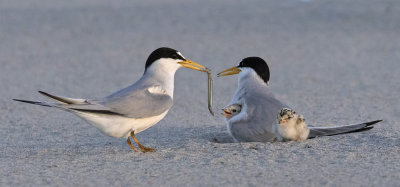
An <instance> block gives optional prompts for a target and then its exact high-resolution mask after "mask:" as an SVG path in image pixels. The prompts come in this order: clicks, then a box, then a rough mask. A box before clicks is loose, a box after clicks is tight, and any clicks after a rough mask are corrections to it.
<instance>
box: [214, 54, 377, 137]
mask: <svg viewBox="0 0 400 187" xmlns="http://www.w3.org/2000/svg"><path fill="white" fill-rule="evenodd" d="M234 74H239V75H238V87H237V90H236V93H235V95H234V96H233V99H232V101H231V102H230V103H229V104H228V105H233V104H237V105H240V106H241V111H240V113H238V114H236V115H235V116H232V117H231V118H230V119H227V120H226V121H227V127H228V131H229V133H230V134H231V136H232V137H233V138H234V139H235V140H236V141H239V142H274V141H277V140H278V139H277V137H278V136H279V135H278V134H277V133H276V130H275V128H276V126H275V125H276V116H277V114H278V113H279V111H281V109H283V108H289V107H288V106H287V105H286V104H284V103H283V102H281V101H280V100H278V99H276V98H275V97H274V96H273V94H272V93H271V92H270V90H269V88H268V82H269V78H270V72H269V68H268V65H267V63H266V62H265V61H264V60H263V59H261V58H259V57H248V58H245V59H243V60H242V61H241V62H240V63H239V65H238V66H234V67H232V68H229V69H226V70H224V71H222V72H220V73H218V76H219V77H221V76H227V75H234ZM380 121H381V120H377V121H371V122H366V123H360V124H354V125H346V126H335V127H311V126H309V127H308V128H309V134H308V136H307V138H308V139H309V138H315V137H318V136H332V135H337V134H345V133H352V132H359V131H364V130H369V129H371V128H373V126H372V125H374V124H375V123H378V122H380Z"/></svg>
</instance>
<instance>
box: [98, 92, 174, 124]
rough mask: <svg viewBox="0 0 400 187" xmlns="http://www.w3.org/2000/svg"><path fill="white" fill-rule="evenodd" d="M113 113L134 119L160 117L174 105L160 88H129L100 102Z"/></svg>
mask: <svg viewBox="0 0 400 187" xmlns="http://www.w3.org/2000/svg"><path fill="white" fill-rule="evenodd" d="M99 104H101V105H102V106H104V107H106V108H108V109H109V110H110V111H111V112H114V113H118V114H122V115H124V116H127V117H132V118H146V117H152V116H158V115H160V114H162V113H164V112H165V111H167V110H169V109H170V108H171V106H172V104H173V102H172V97H171V96H169V95H168V94H167V93H166V92H165V91H164V90H163V89H162V88H161V87H160V86H149V87H146V86H143V87H141V88H131V87H128V88H126V89H123V90H121V91H119V92H116V93H114V94H112V95H110V96H108V97H106V98H104V99H103V100H102V101H101V102H99Z"/></svg>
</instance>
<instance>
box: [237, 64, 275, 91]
mask: <svg viewBox="0 0 400 187" xmlns="http://www.w3.org/2000/svg"><path fill="white" fill-rule="evenodd" d="M237 67H238V68H241V67H249V68H252V69H253V70H254V71H255V72H256V73H257V74H258V76H259V77H261V79H262V80H264V82H265V83H267V84H268V81H269V76H270V74H269V67H268V65H267V63H266V62H265V61H264V60H263V59H262V58H260V57H247V58H245V59H243V60H242V61H241V62H240V63H239V65H238V66H237Z"/></svg>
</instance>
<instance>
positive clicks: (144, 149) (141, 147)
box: [128, 131, 156, 153]
mask: <svg viewBox="0 0 400 187" xmlns="http://www.w3.org/2000/svg"><path fill="white" fill-rule="evenodd" d="M131 137H132V138H133V140H135V142H136V143H137V145H138V147H139V149H140V151H141V152H142V153H147V152H154V151H156V150H155V149H153V148H150V147H146V146H144V145H142V144H141V143H140V142H139V140H138V139H137V138H136V137H135V132H134V131H132V132H131ZM128 139H129V138H128Z"/></svg>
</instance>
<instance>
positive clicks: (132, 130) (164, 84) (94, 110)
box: [14, 47, 208, 152]
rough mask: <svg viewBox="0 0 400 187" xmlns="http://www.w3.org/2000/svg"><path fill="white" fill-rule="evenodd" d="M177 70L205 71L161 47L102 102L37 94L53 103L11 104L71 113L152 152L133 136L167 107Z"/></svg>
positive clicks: (44, 93)
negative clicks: (128, 82) (136, 74)
mask: <svg viewBox="0 0 400 187" xmlns="http://www.w3.org/2000/svg"><path fill="white" fill-rule="evenodd" d="M180 67H186V68H190V69H193V70H197V71H202V72H206V71H208V69H207V68H206V67H204V66H202V65H200V64H197V63H195V62H193V61H190V60H188V59H186V58H184V57H183V56H182V54H181V53H180V52H178V51H177V50H175V49H171V48H167V47H162V48H159V49H156V50H155V51H153V52H152V53H151V54H150V56H149V57H148V59H147V61H146V65H145V70H144V73H143V75H142V77H141V78H140V79H139V80H138V81H137V82H135V83H134V84H132V85H130V86H128V87H126V88H124V89H122V90H119V91H117V92H115V93H113V94H111V95H109V96H107V97H104V98H102V99H73V98H67V97H60V96H55V95H50V94H48V93H46V92H42V91H39V93H41V94H42V95H44V96H47V97H49V98H51V99H53V100H55V101H57V103H45V102H36V101H27V100H19V99H14V100H15V101H20V102H25V103H30V104H36V105H41V106H47V107H53V108H58V109H62V110H65V111H68V112H71V113H73V114H75V115H77V116H79V117H81V118H82V119H84V120H85V121H86V122H88V123H90V124H91V125H93V126H94V127H96V128H98V129H99V130H100V131H101V132H103V133H104V134H106V135H108V136H112V137H116V138H122V137H124V138H126V141H127V143H128V145H129V146H130V147H131V148H132V149H133V150H134V151H135V152H136V149H135V147H133V146H132V143H131V140H130V138H129V137H132V138H133V140H134V141H135V142H136V143H137V145H138V148H139V149H140V151H142V152H153V151H154V149H152V148H149V147H145V146H143V145H142V144H141V143H140V142H139V141H138V140H137V138H136V137H135V134H137V133H139V132H141V131H144V130H146V129H147V128H149V127H151V126H153V125H155V124H156V123H158V122H159V121H160V120H161V119H163V118H164V116H165V115H166V114H167V112H168V110H169V109H170V108H171V106H172V104H173V102H172V100H173V94H174V76H175V72H176V71H177V70H178V69H179V68H180Z"/></svg>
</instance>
